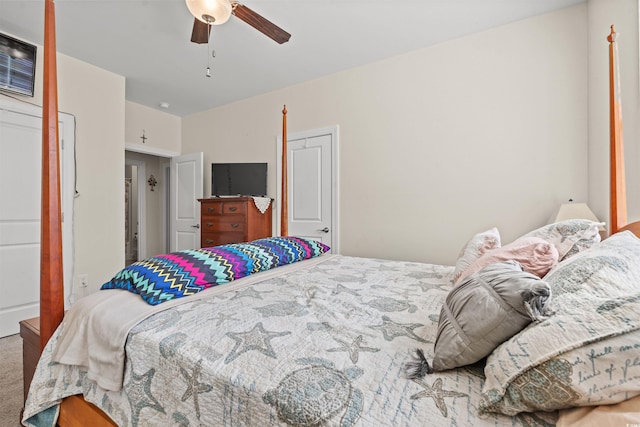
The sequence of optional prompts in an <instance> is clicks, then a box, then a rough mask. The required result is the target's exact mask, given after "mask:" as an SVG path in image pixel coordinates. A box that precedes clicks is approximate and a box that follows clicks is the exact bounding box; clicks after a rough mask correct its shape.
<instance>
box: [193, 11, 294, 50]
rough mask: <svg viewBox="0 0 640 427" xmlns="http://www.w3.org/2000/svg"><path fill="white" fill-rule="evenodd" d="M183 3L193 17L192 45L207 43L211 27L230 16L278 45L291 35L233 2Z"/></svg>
mask: <svg viewBox="0 0 640 427" xmlns="http://www.w3.org/2000/svg"><path fill="white" fill-rule="evenodd" d="M185 1H186V3H187V8H188V9H189V11H190V12H191V14H192V15H193V16H194V17H195V19H194V20H193V31H192V32H191V41H192V42H194V43H207V42H208V41H209V32H210V31H211V25H221V24H224V23H225V22H227V20H228V19H229V17H230V16H231V15H232V14H233V15H235V16H236V17H237V18H240V19H241V20H242V21H244V22H246V23H247V24H249V25H251V26H252V27H253V28H255V29H256V30H258V31H260V32H261V33H262V34H264V35H266V36H267V37H269V38H271V39H273V40H275V41H276V42H278V43H280V44H282V43H286V42H288V41H289V38H290V37H291V34H289V33H288V32H286V31H285V30H283V29H282V28H280V27H278V26H277V25H276V24H274V23H273V22H271V21H269V20H268V19H266V18H264V17H262V16H261V15H259V14H258V13H256V12H254V11H253V10H251V9H249V8H248V7H247V6H245V5H243V4H240V3H238V2H237V1H235V0H185Z"/></svg>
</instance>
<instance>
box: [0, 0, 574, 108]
mask: <svg viewBox="0 0 640 427" xmlns="http://www.w3.org/2000/svg"><path fill="white" fill-rule="evenodd" d="M584 1H586V0H246V1H244V0H243V4H245V5H246V6H248V7H250V8H251V9H253V10H254V11H256V12H258V13H259V14H261V15H262V16H264V17H265V18H267V19H269V20H270V21H272V22H274V23H275V24H277V25H278V26H280V27H282V28H283V29H284V30H286V31H288V32H289V33H291V34H292V37H291V40H290V41H289V42H288V43H285V44H282V45H279V44H277V43H276V42H274V41H273V40H271V39H269V38H267V37H266V36H264V35H263V34H261V33H260V32H258V31H257V30H255V29H253V28H252V27H250V26H249V25H248V24H246V23H244V22H242V21H240V20H239V19H237V18H235V17H233V16H232V17H231V19H230V20H229V21H228V22H227V23H226V24H223V25H220V26H215V27H213V30H212V33H211V37H212V41H211V48H212V50H214V51H215V54H216V56H215V58H210V60H209V64H210V66H211V69H212V77H211V78H207V77H206V75H205V72H206V67H207V62H208V59H209V54H208V49H209V47H208V46H207V45H206V44H203V45H197V44H194V43H191V41H190V38H191V29H192V25H193V17H192V16H191V15H190V13H189V11H188V10H187V8H186V5H185V2H184V0H57V1H56V3H55V5H56V32H57V47H58V51H59V52H62V53H64V54H66V55H69V56H71V57H74V58H77V59H80V60H82V61H85V62H88V63H90V64H94V65H96V66H98V67H100V68H103V69H106V70H109V71H112V72H114V73H116V74H119V75H122V76H125V77H126V98H127V100H129V101H132V102H136V103H139V104H142V105H146V106H149V107H151V108H155V109H161V108H160V107H159V104H160V103H161V102H167V103H169V104H170V106H169V108H168V109H166V110H163V111H166V112H168V113H171V114H175V115H178V116H185V115H189V114H192V113H196V112H199V111H203V110H207V109H210V108H213V107H217V106H220V105H224V104H227V103H231V102H234V101H237V100H240V99H245V98H248V97H252V96H255V95H259V94H262V93H266V92H270V91H273V90H275V89H279V88H282V87H286V86H290V85H293V84H295V83H299V82H303V81H305V80H310V79H315V78H318V77H321V76H324V75H327V74H331V73H335V72H337V71H340V70H344V69H347V68H351V67H354V66H358V65H361V64H366V63H369V62H373V61H377V60H380V59H383V58H387V57H390V56H394V55H398V54H401V53H404V52H408V51H411V50H415V49H419V48H422V47H426V46H429V45H433V44H435V43H439V42H442V41H444V40H448V39H452V38H456V37H461V36H464V35H466V34H470V33H473V32H477V31H482V30H485V29H488V28H491V27H495V26H498V25H502V24H506V23H509V22H513V21H516V20H520V19H523V18H527V17H530V16H534V15H539V14H543V13H546V12H549V11H552V10H555V9H560V8H563V7H567V6H571V5H575V4H578V3H583V2H584ZM43 16H44V1H43V0H0V32H3V33H8V34H11V35H13V36H14V37H18V38H21V39H25V40H28V41H31V42H33V43H37V44H42V34H43Z"/></svg>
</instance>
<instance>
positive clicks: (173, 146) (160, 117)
mask: <svg viewBox="0 0 640 427" xmlns="http://www.w3.org/2000/svg"><path fill="white" fill-rule="evenodd" d="M125 115H126V120H125V141H126V143H127V145H130V144H133V145H137V146H143V147H140V149H141V150H144V148H148V149H151V150H156V151H170V152H174V153H180V138H181V125H182V120H181V119H180V117H178V116H174V115H172V114H169V113H165V112H162V111H158V110H154V109H153V108H149V107H146V106H144V105H140V104H136V103H134V102H130V101H127V102H126V103H125ZM143 132H144V135H145V136H146V137H147V139H146V141H145V142H144V143H143V142H142V139H141V138H140V137H141V136H142V134H143Z"/></svg>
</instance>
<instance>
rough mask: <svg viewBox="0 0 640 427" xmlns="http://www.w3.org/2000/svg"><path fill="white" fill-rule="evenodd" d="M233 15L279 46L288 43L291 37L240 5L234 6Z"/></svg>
mask: <svg viewBox="0 0 640 427" xmlns="http://www.w3.org/2000/svg"><path fill="white" fill-rule="evenodd" d="M233 14H234V15H235V16H236V17H238V18H240V19H241V20H243V21H244V22H246V23H247V24H249V25H251V26H252V27H253V28H255V29H256V30H258V31H260V32H261V33H262V34H264V35H265V36H267V37H270V38H272V39H273V40H275V41H276V42H278V43H280V44H282V43H286V42H288V41H289V38H290V37H291V34H289V33H287V32H286V31H285V30H283V29H282V28H280V27H278V26H277V25H276V24H274V23H273V22H271V21H269V20H268V19H266V18H263V17H262V16H260V15H258V14H257V13H256V12H254V11H253V10H251V9H249V8H248V7H247V6H244V5H242V4H239V3H236V4H235V5H234V8H233Z"/></svg>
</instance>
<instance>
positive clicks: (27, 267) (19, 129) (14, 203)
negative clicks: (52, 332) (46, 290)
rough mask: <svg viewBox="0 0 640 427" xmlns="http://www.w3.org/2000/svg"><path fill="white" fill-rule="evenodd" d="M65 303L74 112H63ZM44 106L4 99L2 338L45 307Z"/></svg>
mask: <svg viewBox="0 0 640 427" xmlns="http://www.w3.org/2000/svg"><path fill="white" fill-rule="evenodd" d="M59 117H60V122H59V123H58V126H59V135H60V146H61V151H60V163H61V167H60V169H61V177H60V178H61V192H62V194H61V196H62V197H61V204H62V207H61V210H62V216H63V221H62V233H63V242H62V248H63V279H64V290H65V306H68V305H69V304H70V303H72V302H73V295H72V292H71V288H72V286H71V283H72V280H73V277H72V276H73V238H72V228H73V193H74V174H75V170H74V164H73V150H74V148H73V147H74V139H73V138H74V137H73V135H74V126H75V122H74V119H73V116H70V115H68V114H60V115H59ZM41 171H42V110H41V109H40V108H39V107H35V106H31V105H24V104H15V103H11V102H8V101H5V100H0V200H2V202H1V203H0V295H2V297H1V298H0V337H4V336H7V335H12V334H16V333H18V331H19V325H18V322H19V321H20V320H24V319H28V318H31V317H36V316H38V315H39V307H40V304H39V303H40V213H41V212H40V198H41V191H40V189H41V184H42V183H41V176H42V172H41Z"/></svg>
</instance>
